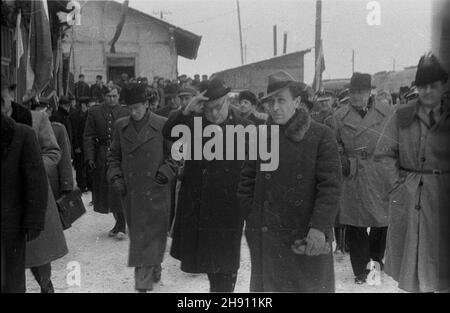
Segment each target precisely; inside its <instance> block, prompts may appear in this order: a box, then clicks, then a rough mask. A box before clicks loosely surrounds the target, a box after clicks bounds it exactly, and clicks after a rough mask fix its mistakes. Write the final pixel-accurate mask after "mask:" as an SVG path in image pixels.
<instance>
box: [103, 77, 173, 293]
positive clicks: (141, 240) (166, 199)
mask: <svg viewBox="0 0 450 313" xmlns="http://www.w3.org/2000/svg"><path fill="white" fill-rule="evenodd" d="M123 95H124V100H125V102H126V104H127V105H128V106H129V107H130V111H131V116H127V117H123V118H120V119H119V120H117V122H116V124H115V128H114V137H113V142H112V144H111V149H110V150H109V151H108V154H107V159H108V179H109V181H110V182H111V185H112V186H113V188H114V189H115V190H116V192H117V193H119V194H120V195H121V196H122V202H123V205H124V212H125V217H126V221H127V224H128V229H129V231H130V251H129V260H128V266H131V267H135V287H136V289H137V290H138V291H147V290H152V289H153V282H157V281H159V279H160V275H161V274H160V267H161V262H162V261H163V256H164V251H165V247H166V240H167V230H168V227H169V216H170V189H171V182H173V181H174V178H175V173H176V169H177V164H176V163H175V162H174V161H173V160H171V158H170V143H169V142H168V141H166V140H164V138H163V136H162V128H163V125H164V123H165V121H166V118H164V117H161V116H159V115H156V114H154V113H152V112H150V110H149V109H148V108H149V103H148V100H147V98H146V91H145V86H142V85H138V84H129V85H128V86H127V87H126V88H125V92H124V93H123Z"/></svg>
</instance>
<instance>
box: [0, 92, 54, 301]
mask: <svg viewBox="0 0 450 313" xmlns="http://www.w3.org/2000/svg"><path fill="white" fill-rule="evenodd" d="M3 109H4V103H3V98H2V113H1V119H2V121H1V129H2V151H1V153H2V171H1V173H2V183H1V198H2V204H1V292H2V293H7V292H13V293H19V292H20V293H23V292H25V249H26V248H25V247H26V245H25V243H26V240H32V239H34V238H36V237H37V236H38V235H39V234H40V232H41V231H42V230H43V229H44V223H45V212H46V210H47V192H48V188H49V187H48V183H47V174H46V172H45V167H44V163H43V161H42V158H41V154H40V147H39V143H38V141H37V139H36V135H35V134H34V131H33V129H32V128H31V127H29V126H27V125H23V124H20V123H16V122H15V121H14V120H13V119H11V118H9V117H7V116H6V114H4V113H3V111H4V110H3Z"/></svg>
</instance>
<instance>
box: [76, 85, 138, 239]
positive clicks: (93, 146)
mask: <svg viewBox="0 0 450 313" xmlns="http://www.w3.org/2000/svg"><path fill="white" fill-rule="evenodd" d="M118 88H119V87H117V86H113V87H111V88H110V89H109V90H108V93H107V94H106V101H105V103H103V104H101V105H96V106H93V107H91V108H90V109H89V111H88V117H87V120H86V127H85V129H84V159H85V162H86V163H87V165H88V167H89V169H90V170H92V180H93V182H92V183H93V186H92V189H93V190H92V202H93V204H94V211H95V212H98V213H102V214H108V213H113V215H114V218H115V219H116V225H115V226H114V227H113V229H111V231H110V232H109V236H111V237H116V238H117V239H124V237H125V228H126V225H125V218H124V215H123V210H122V204H121V201H120V195H118V194H117V193H116V192H114V191H113V190H112V189H111V185H110V184H109V183H108V181H107V178H106V153H107V152H108V151H109V149H110V148H109V146H110V145H111V142H112V135H113V131H114V122H115V121H116V120H117V119H119V118H121V117H124V116H128V115H129V111H128V109H127V108H125V107H122V106H120V105H119V90H118Z"/></svg>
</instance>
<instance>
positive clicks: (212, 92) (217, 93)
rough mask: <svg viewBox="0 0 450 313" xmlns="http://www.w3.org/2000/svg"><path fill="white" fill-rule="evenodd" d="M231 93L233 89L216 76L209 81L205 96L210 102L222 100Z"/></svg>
mask: <svg viewBox="0 0 450 313" xmlns="http://www.w3.org/2000/svg"><path fill="white" fill-rule="evenodd" d="M230 91H231V88H230V87H228V86H227V85H225V82H224V81H223V80H222V79H220V78H219V77H217V76H216V77H214V78H213V79H211V80H210V81H209V84H208V86H207V87H206V92H205V94H204V96H205V97H207V98H208V100H209V101H213V100H216V99H219V98H222V97H223V96H225V95H226V94H227V93H229V92H230Z"/></svg>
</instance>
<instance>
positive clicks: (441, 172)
mask: <svg viewBox="0 0 450 313" xmlns="http://www.w3.org/2000/svg"><path fill="white" fill-rule="evenodd" d="M400 170H402V171H405V172H412V173H418V174H424V175H434V176H439V175H444V174H449V173H450V171H444V170H439V169H431V170H430V169H412V168H405V167H400Z"/></svg>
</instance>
